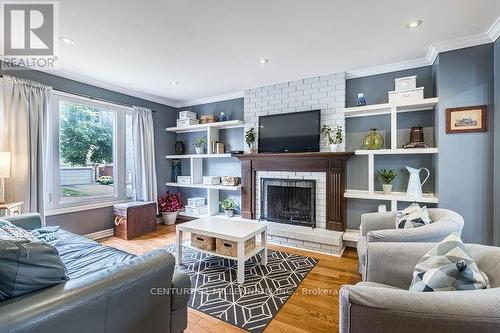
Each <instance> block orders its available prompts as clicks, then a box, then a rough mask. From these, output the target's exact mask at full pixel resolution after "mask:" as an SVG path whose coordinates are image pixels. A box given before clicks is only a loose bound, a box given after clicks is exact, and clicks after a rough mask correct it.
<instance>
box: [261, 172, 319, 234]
mask: <svg viewBox="0 0 500 333" xmlns="http://www.w3.org/2000/svg"><path fill="white" fill-rule="evenodd" d="M260 191H261V192H260V193H261V194H260V207H261V208H260V219H261V220H267V221H272V222H280V223H287V224H295V225H302V226H308V227H313V228H314V227H316V181H315V180H307V179H280V178H261V183H260Z"/></svg>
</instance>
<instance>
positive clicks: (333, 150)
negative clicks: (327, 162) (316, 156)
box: [330, 143, 340, 152]
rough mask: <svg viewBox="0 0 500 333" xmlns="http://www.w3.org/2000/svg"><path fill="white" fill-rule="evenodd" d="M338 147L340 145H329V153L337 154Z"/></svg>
mask: <svg viewBox="0 0 500 333" xmlns="http://www.w3.org/2000/svg"><path fill="white" fill-rule="evenodd" d="M339 147H340V143H330V151H331V152H338V151H339Z"/></svg>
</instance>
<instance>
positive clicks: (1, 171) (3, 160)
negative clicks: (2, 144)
mask: <svg viewBox="0 0 500 333" xmlns="http://www.w3.org/2000/svg"><path fill="white" fill-rule="evenodd" d="M9 177H10V153H9V152H3V151H0V178H9Z"/></svg>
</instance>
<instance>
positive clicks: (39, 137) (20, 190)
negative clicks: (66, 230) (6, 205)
mask: <svg viewBox="0 0 500 333" xmlns="http://www.w3.org/2000/svg"><path fill="white" fill-rule="evenodd" d="M0 84H1V97H2V101H1V103H0V151H9V152H11V156H12V157H11V175H10V178H7V179H6V180H5V201H6V202H17V201H23V202H24V205H23V212H39V213H40V214H42V215H43V213H44V185H43V182H44V169H45V165H44V163H45V160H46V156H45V154H46V148H45V146H44V144H45V143H46V142H47V141H46V139H47V112H48V111H47V110H48V105H49V98H50V95H51V92H52V88H51V87H48V86H45V85H42V84H40V83H37V82H32V81H27V80H22V79H18V78H15V77H10V76H4V77H3V78H2V79H1V80H0Z"/></svg>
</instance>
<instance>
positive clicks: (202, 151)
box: [195, 147, 205, 155]
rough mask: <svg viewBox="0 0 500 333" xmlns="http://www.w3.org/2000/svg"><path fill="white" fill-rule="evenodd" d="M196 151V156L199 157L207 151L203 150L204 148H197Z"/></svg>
mask: <svg viewBox="0 0 500 333" xmlns="http://www.w3.org/2000/svg"><path fill="white" fill-rule="evenodd" d="M195 150H196V154H198V155H200V154H203V153H204V152H205V149H203V147H195Z"/></svg>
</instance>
